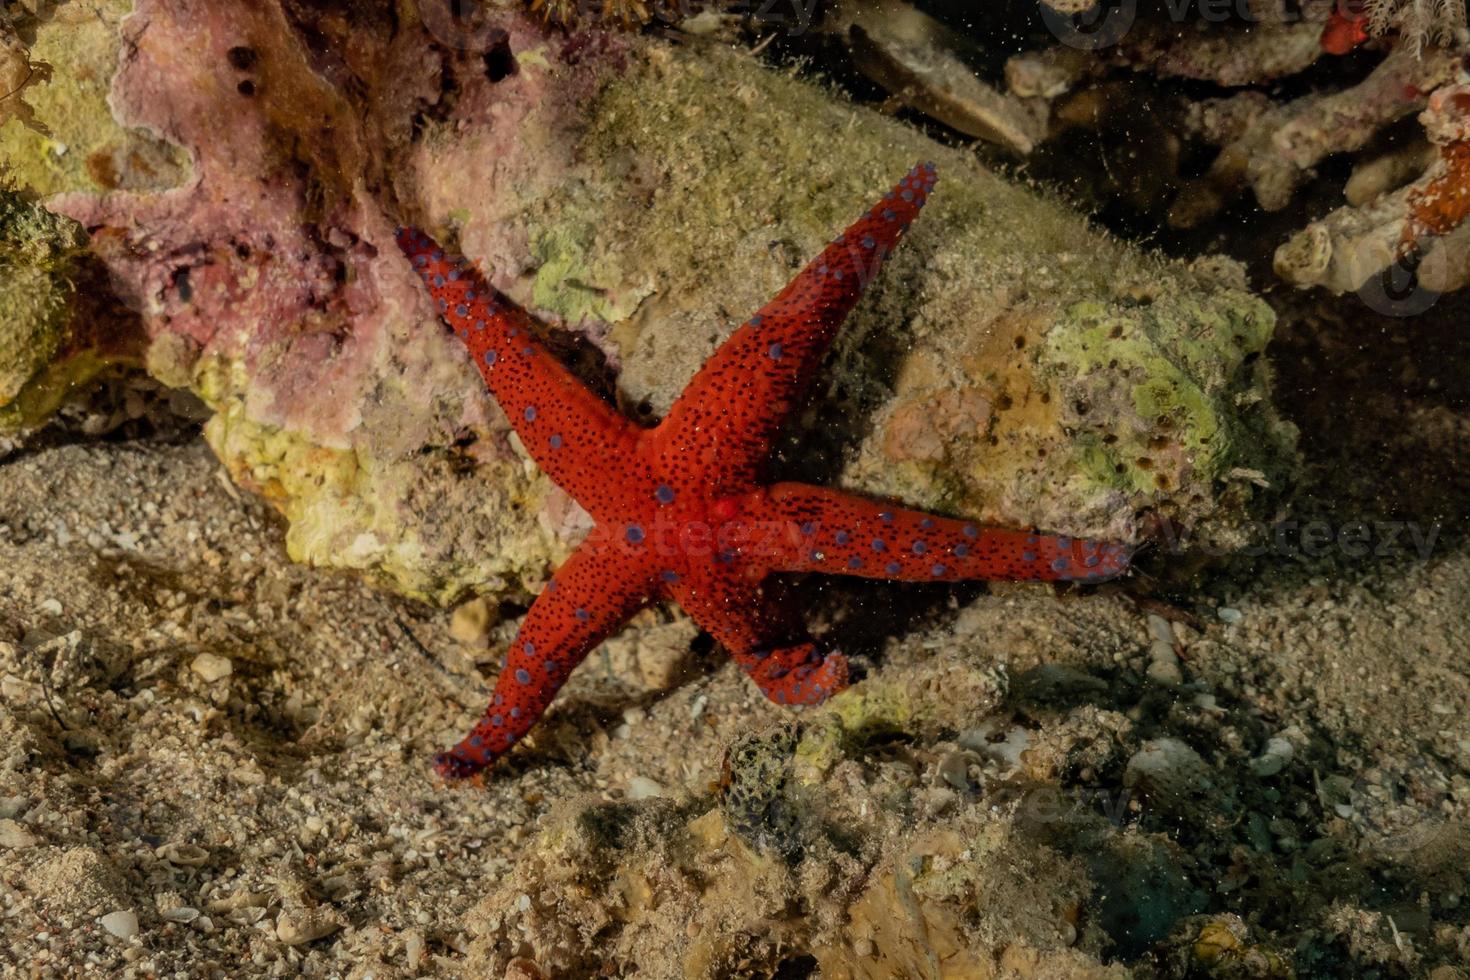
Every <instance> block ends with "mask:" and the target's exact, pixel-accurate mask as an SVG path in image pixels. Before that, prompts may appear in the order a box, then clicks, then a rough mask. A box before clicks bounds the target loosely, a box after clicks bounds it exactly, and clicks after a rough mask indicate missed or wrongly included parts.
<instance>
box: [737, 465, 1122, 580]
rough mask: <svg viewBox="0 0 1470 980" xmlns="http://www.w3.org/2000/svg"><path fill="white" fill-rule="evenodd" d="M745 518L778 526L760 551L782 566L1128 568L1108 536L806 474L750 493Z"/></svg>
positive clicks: (898, 571)
mask: <svg viewBox="0 0 1470 980" xmlns="http://www.w3.org/2000/svg"><path fill="white" fill-rule="evenodd" d="M745 519H746V520H747V521H750V522H752V523H756V524H759V525H761V526H764V527H768V528H775V529H777V532H776V533H769V534H766V535H764V536H763V538H762V540H763V541H764V542H765V543H766V544H765V549H764V550H765V552H766V553H765V554H764V555H762V556H761V557H760V560H762V561H764V562H766V563H767V565H768V567H769V568H770V569H771V570H772V571H782V572H825V573H828V574H832V575H858V576H862V577H865V578H882V579H899V580H903V581H911V582H958V581H963V580H966V579H1040V580H1043V581H1049V582H1054V581H1061V582H1101V581H1105V580H1107V579H1111V578H1116V577H1117V576H1118V575H1121V574H1122V573H1123V572H1124V571H1126V570H1127V568H1128V559H1129V556H1130V554H1131V551H1130V549H1129V548H1128V547H1127V546H1125V545H1122V544H1118V543H1115V542H1104V541H1091V540H1087V539H1084V538H1072V537H1066V536H1063V535H1054V534H1037V533H1035V532H1032V531H1012V530H1007V529H1004V528H996V527H985V526H982V525H979V524H976V523H974V522H972V521H962V520H953V519H951V518H947V517H936V516H935V515H933V514H926V513H924V512H923V511H917V510H904V509H902V508H899V507H892V506H889V505H887V504H883V503H880V502H878V501H874V500H868V499H866V498H863V497H858V496H854V495H852V494H849V493H843V492H842V491H840V490H831V489H828V488H826V487H814V486H808V485H807V484H804V483H777V484H774V485H773V486H771V487H770V488H769V489H768V490H767V491H766V492H765V493H764V494H757V495H755V496H754V499H753V502H752V503H751V504H749V505H748V506H747V513H746V515H745Z"/></svg>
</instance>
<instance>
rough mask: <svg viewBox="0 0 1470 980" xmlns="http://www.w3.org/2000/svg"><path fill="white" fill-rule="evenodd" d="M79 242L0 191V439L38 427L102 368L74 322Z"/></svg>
mask: <svg viewBox="0 0 1470 980" xmlns="http://www.w3.org/2000/svg"><path fill="white" fill-rule="evenodd" d="M85 242H86V235H85V234H84V233H83V232H82V230H81V229H80V228H78V227H77V225H76V223H75V222H72V221H69V220H67V219H65V218H60V217H57V216H56V215H54V214H51V213H50V212H49V211H46V210H45V209H44V208H42V207H40V206H38V205H36V204H32V203H30V202H28V201H27V200H25V199H24V198H23V197H21V195H19V194H17V193H15V192H14V191H9V190H4V189H0V433H3V432H7V431H8V432H16V431H19V430H22V429H27V428H30V427H32V426H35V425H39V424H40V423H41V422H44V421H45V419H46V417H47V416H48V415H50V414H51V413H52V412H53V411H55V410H56V407H57V406H58V405H59V404H60V403H61V401H62V399H63V398H64V397H65V396H66V394H67V392H68V391H70V390H71V389H72V388H73V387H74V386H76V385H79V384H82V383H85V382H86V381H88V380H90V379H91V378H92V377H94V376H95V375H96V374H97V373H98V372H100V371H101V370H102V369H103V368H104V367H106V366H107V363H108V362H107V359H106V358H105V357H103V356H101V355H100V354H99V352H98V351H96V350H95V349H93V348H91V347H90V346H89V345H88V343H87V339H88V338H87V334H88V329H87V325H85V324H81V323H79V322H78V321H79V320H82V319H84V317H83V315H82V314H81V313H80V312H79V306H80V303H79V300H78V287H77V282H78V278H79V276H80V275H81V272H82V249H83V248H84V246H85Z"/></svg>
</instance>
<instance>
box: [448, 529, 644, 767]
mask: <svg viewBox="0 0 1470 980" xmlns="http://www.w3.org/2000/svg"><path fill="white" fill-rule="evenodd" d="M656 591H657V590H656V584H655V574H654V572H653V571H652V567H651V566H650V565H649V563H648V562H647V561H646V559H644V558H643V557H642V556H638V555H629V554H627V553H625V552H622V551H621V550H620V549H618V548H616V547H613V546H610V545H608V544H607V543H606V542H605V540H604V539H603V538H602V537H601V536H599V535H598V534H597V532H596V531H594V532H593V537H591V538H589V539H588V540H587V541H585V542H583V544H582V546H581V547H580V548H579V549H578V550H577V551H576V552H574V553H573V554H572V557H571V558H569V559H567V561H566V562H565V563H564V564H563V565H562V566H561V568H559V569H557V572H556V574H555V575H554V576H553V577H552V579H551V581H550V582H548V583H547V584H546V588H545V590H544V591H542V593H541V594H540V595H539V596H537V597H536V601H535V602H533V603H532V604H531V608H530V610H529V611H528V612H527V613H526V618H525V620H524V622H522V623H521V628H520V631H519V632H518V633H517V634H516V637H515V639H514V640H513V641H512V642H511V646H510V650H509V651H508V652H507V654H506V658H505V662H504V664H503V665H502V666H501V670H500V677H499V678H498V679H497V680H496V683H495V694H494V696H493V697H492V698H491V701H490V705H489V707H487V708H486V709H485V715H484V717H482V718H481V719H480V721H479V723H478V724H477V725H475V727H474V729H473V730H472V731H471V732H470V733H469V735H467V736H466V737H465V738H464V739H463V740H462V741H461V742H460V743H459V744H458V745H456V746H454V747H453V748H452V749H450V750H448V751H447V752H441V753H440V754H439V755H438V756H437V757H436V758H435V759H434V768H435V769H437V770H438V771H439V774H440V775H442V776H443V777H444V778H446V779H464V778H466V777H468V776H473V775H474V774H475V773H477V772H479V771H480V770H481V769H483V768H485V767H486V766H487V765H489V764H490V763H491V762H493V761H495V759H496V758H498V757H499V756H502V755H504V754H505V753H506V752H508V751H510V748H511V746H512V745H514V744H515V743H516V742H517V741H519V740H520V738H521V737H522V736H523V735H525V734H526V732H527V731H529V730H530V729H531V726H532V725H534V724H536V722H537V720H539V719H540V717H541V716H542V714H544V713H545V711H546V708H547V706H548V705H549V704H551V700H552V698H554V697H556V692H557V691H558V690H560V689H561V686H562V685H563V684H564V683H566V680H567V677H568V676H570V674H571V672H572V670H573V668H575V667H576V666H577V665H578V664H579V663H581V662H582V660H583V659H584V658H585V657H586V656H587V654H588V653H589V652H591V650H592V649H593V648H594V647H596V646H597V644H599V643H601V642H602V641H603V639H604V638H606V637H607V636H608V635H609V634H610V633H612V632H613V631H614V630H616V629H617V628H618V627H620V626H621V625H623V623H625V622H626V621H627V620H628V618H629V617H630V616H632V615H633V614H634V613H635V612H637V611H638V610H639V609H641V608H642V607H643V606H644V605H646V604H647V603H648V601H649V600H650V598H651V597H652V596H654V595H655V593H656Z"/></svg>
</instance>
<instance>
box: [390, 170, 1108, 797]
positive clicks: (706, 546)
mask: <svg viewBox="0 0 1470 980" xmlns="http://www.w3.org/2000/svg"><path fill="white" fill-rule="evenodd" d="M936 179H937V177H936V174H935V170H934V166H933V165H932V164H926V165H924V166H922V167H919V168H915V169H914V170H912V171H910V172H909V174H908V176H907V177H906V178H905V179H904V180H903V181H901V182H900V183H899V184H898V186H897V187H895V188H894V189H893V190H892V191H890V192H889V193H888V194H887V195H885V196H884V198H883V200H881V201H879V202H878V203H877V204H876V205H875V206H874V207H873V208H872V210H870V211H869V212H868V213H867V214H865V215H863V216H862V218H860V219H859V220H858V221H857V223H856V224H854V225H853V226H852V227H851V228H849V229H848V230H847V231H846V233H844V234H843V235H842V236H841V237H840V238H838V239H837V240H836V241H835V242H833V243H832V244H831V245H829V246H827V248H826V249H825V250H824V251H823V252H822V254H821V255H820V256H818V257H817V258H816V259H814V260H813V261H812V262H811V264H810V265H808V266H807V267H806V268H805V269H804V270H803V271H802V272H801V274H800V275H798V276H797V277H796V278H795V279H794V280H793V281H792V282H791V284H790V285H788V286H787V287H786V288H785V289H783V290H782V291H781V293H780V294H779V295H778V296H777V297H776V298H775V299H773V300H772V301H771V302H770V303H769V304H767V305H766V306H765V308H764V309H762V310H761V311H760V312H759V313H758V314H756V315H755V316H753V317H751V318H750V320H749V321H747V322H746V323H745V324H743V325H742V326H741V327H740V328H739V329H738V330H736V331H735V333H734V334H733V335H732V336H731V337H730V339H729V340H727V341H726V342H725V343H724V344H723V345H722V346H721V347H720V348H719V350H717V351H716V352H715V353H714V355H713V356H712V357H711V358H710V359H709V360H708V361H707V362H706V363H705V365H704V367H702V368H701V369H700V371H699V373H698V374H697V375H695V377H694V380H693V381H691V382H690V383H689V386H688V388H686V389H685V391H684V393H683V395H682V396H680V398H679V400H678V401H677V402H676V403H675V404H674V407H673V409H672V410H671V411H670V412H669V415H668V417H667V418H665V419H664V420H663V422H662V423H660V424H659V425H658V426H657V427H655V428H652V429H644V428H640V427H639V426H637V425H635V424H634V423H633V422H632V421H630V420H629V419H627V418H624V417H623V416H622V415H620V414H619V413H618V412H617V411H616V410H615V409H614V408H613V407H612V406H610V405H608V404H607V403H606V402H604V401H603V400H602V399H601V398H599V397H598V396H597V395H595V394H594V393H593V392H591V391H589V390H588V389H587V388H586V387H585V386H583V384H582V383H581V382H580V381H579V380H578V379H577V378H576V377H575V376H573V375H572V373H571V372H570V371H568V370H567V369H566V368H565V367H564V366H563V365H562V364H560V363H559V362H558V361H557V360H556V358H554V357H552V356H551V355H550V354H549V353H548V352H547V351H546V349H545V348H544V347H542V345H541V344H540V343H539V342H538V341H537V339H536V335H535V331H534V330H533V329H532V325H531V320H530V318H529V317H528V316H527V315H526V313H525V312H524V311H522V310H520V309H519V308H517V307H516V306H515V305H514V304H512V303H511V302H510V301H509V300H508V299H507V298H506V297H504V296H502V295H500V294H499V293H497V292H496V291H495V290H494V289H492V288H491V287H490V286H489V285H487V284H486V282H485V280H484V279H483V278H481V277H480V276H479V274H478V273H476V272H475V271H474V269H473V268H472V267H471V266H470V265H469V264H468V263H467V262H466V261H465V260H464V259H461V258H446V257H445V255H444V253H443V252H442V251H441V250H440V249H439V247H438V246H437V245H436V244H435V243H434V242H433V241H432V240H430V239H429V238H428V237H426V236H425V235H423V234H422V233H420V232H417V231H413V230H408V229H405V230H402V231H400V232H399V235H398V243H399V245H400V246H401V247H402V248H403V250H404V252H405V253H406V254H407V255H408V256H409V258H410V259H411V260H412V262H413V264H414V267H415V268H417V269H418V272H419V275H421V276H422V277H423V279H424V281H425V283H427V284H428V287H429V292H430V294H431V295H432V296H433V297H434V299H435V300H436V301H437V304H438V309H439V313H440V314H441V315H442V316H443V317H444V318H445V319H447V320H448V322H449V324H450V325H451V326H452V327H453V328H454V331H455V333H456V334H458V335H459V337H460V339H461V340H463V341H464V344H465V346H466V347H467V348H468V349H469V352H470V354H471V355H472V356H473V358H474V361H475V364H476V366H477V367H478V368H479V369H480V373H481V375H483V376H484V378H485V383H486V384H487V385H489V386H490V390H491V392H492V393H493V394H494V395H495V398H496V400H497V401H499V402H500V406H501V408H502V409H504V410H505V413H506V415H507V416H508V417H509V418H510V421H511V423H512V425H514V426H515V430H516V432H517V434H519V435H520V437H521V442H522V443H523V444H524V445H525V447H526V450H527V451H528V452H529V453H530V454H531V456H532V457H533V458H534V459H535V460H536V462H537V463H538V464H539V465H540V466H541V468H542V469H543V470H545V471H546V473H547V475H548V476H550V477H551V479H552V480H554V481H556V483H557V484H558V485H559V486H561V487H562V488H563V489H564V490H566V491H567V492H568V493H570V494H571V495H572V496H573V497H575V498H576V499H577V501H578V502H579V503H581V504H582V506H583V507H585V508H586V509H587V510H588V511H589V512H590V513H591V514H592V516H593V518H594V519H595V521H596V525H597V526H596V528H595V529H594V530H593V532H592V533H591V534H590V535H589V536H588V538H587V540H586V541H584V542H583V543H582V545H581V546H580V547H578V548H577V550H576V552H575V553H574V554H573V555H572V557H571V558H569V559H568V560H567V562H566V563H565V564H564V565H562V566H561V568H559V569H558V570H557V571H556V574H555V575H554V576H553V578H552V579H551V581H550V582H549V583H547V586H546V590H545V591H544V592H542V593H541V595H540V596H539V597H537V599H536V601H535V602H534V603H532V605H531V609H530V611H529V612H528V613H527V614H526V618H525V621H524V622H523V623H522V625H521V630H520V632H519V633H518V634H517V636H516V638H515V640H514V642H513V643H512V645H511V648H510V652H509V653H508V654H507V657H506V662H505V665H504V667H503V669H502V670H501V672H500V677H499V680H498V681H497V683H496V685H495V697H494V700H493V701H492V702H491V704H490V706H489V708H487V709H486V712H485V717H484V718H482V719H481V720H480V722H479V724H477V725H476V726H475V728H474V730H473V731H472V732H471V733H470V735H469V737H468V738H466V739H465V740H464V741H462V742H460V743H459V744H458V745H456V746H455V747H454V748H452V749H450V750H449V751H448V752H444V753H441V754H440V755H439V756H438V757H437V758H436V759H435V762H434V765H435V768H436V769H438V771H439V772H440V774H442V775H443V776H444V777H446V778H449V779H462V778H464V777H467V776H471V775H473V774H475V773H477V772H478V771H479V770H481V769H483V768H484V767H485V766H486V765H488V764H489V763H490V762H491V761H493V760H494V759H495V758H497V757H498V756H500V755H503V754H504V753H505V752H507V751H509V749H510V748H511V746H512V745H513V744H514V743H515V742H516V740H517V739H519V738H521V736H523V735H524V734H525V733H526V731H527V730H528V729H530V727H531V726H532V725H534V724H535V723H536V720H537V719H538V718H540V717H541V715H542V713H543V712H545V710H546V707H547V705H548V704H550V703H551V699H552V698H553V697H555V695H556V692H557V690H558V689H559V688H560V687H561V685H562V684H563V683H564V682H565V681H566V679H567V676H568V675H569V674H570V673H571V671H572V669H573V668H574V667H576V666H577V664H578V663H580V662H581V661H582V659H583V658H584V657H585V656H586V655H587V653H588V652H589V651H590V650H591V649H592V648H593V647H595V646H596V645H597V644H598V643H600V642H601V641H602V640H603V638H604V637H606V636H607V635H608V634H610V633H611V632H613V631H614V630H616V629H618V628H619V627H620V626H621V625H622V624H623V623H624V622H625V621H626V620H627V619H628V618H629V617H630V616H631V615H633V613H635V612H636V611H637V610H638V609H640V608H642V607H643V606H644V605H646V604H647V603H649V602H650V601H652V600H654V599H656V598H669V599H673V600H674V601H676V602H678V603H679V605H681V606H682V607H683V608H684V609H685V611H687V612H688V613H689V615H690V616H691V617H693V618H694V621H695V622H696V623H698V624H699V625H700V626H701V627H703V628H704V629H705V630H707V631H708V632H709V633H710V634H711V635H713V636H714V638H715V639H717V640H719V641H720V642H721V643H722V644H724V645H725V646H726V647H727V648H728V649H729V650H730V652H731V653H732V654H733V655H734V657H735V660H736V662H737V663H739V664H740V666H741V667H743V668H744V669H745V671H746V672H747V673H749V674H750V676H751V678H752V679H753V680H754V681H755V683H756V684H757V685H759V686H760V689H761V690H762V691H763V692H765V694H766V696H767V697H769V698H771V699H773V700H775V701H777V702H780V703H782V704H814V703H816V702H819V701H822V700H824V699H825V698H827V697H828V696H830V695H831V694H833V693H834V692H836V691H840V690H842V688H844V687H845V686H847V660H846V658H844V657H843V656H842V654H840V653H835V652H834V653H827V654H825V655H824V654H823V653H822V652H821V651H819V650H818V649H817V647H816V646H815V644H813V643H812V642H811V641H810V640H809V639H808V638H807V636H806V634H805V632H804V631H803V630H802V629H801V627H800V625H799V624H798V623H794V622H792V621H791V620H789V619H788V618H786V617H785V616H784V615H782V610H781V609H780V608H779V604H778V603H775V602H774V601H773V599H772V597H770V596H768V595H767V593H766V591H765V587H764V585H763V583H764V582H765V580H766V577H767V576H768V575H769V574H770V573H772V572H826V573H830V574H839V575H860V576H866V577H869V578H883V579H902V580H908V581H920V580H922V581H944V582H954V581H958V580H961V579H974V578H984V579H997V578H1007V579H1048V580H1082V581H1088V582H1096V581H1101V580H1103V579H1106V578H1111V577H1113V576H1115V575H1118V574H1119V573H1121V572H1122V571H1123V570H1124V569H1125V568H1126V567H1127V564H1128V550H1127V549H1126V548H1124V547H1123V546H1122V545H1119V544H1104V543H1099V542H1092V541H1083V540H1077V539H1071V538H1066V537H1056V536H1052V535H1042V534H1034V533H1029V532H1027V531H1008V530H1001V529H997V528H989V527H980V526H977V525H975V524H972V523H969V522H967V521H960V520H950V519H947V518H943V517H935V516H932V515H929V514H924V513H921V512H917V511H910V510H902V509H899V508H897V507H891V506H888V505H886V504H883V503H879V502H875V501H871V500H866V499H863V498H861V497H856V496H853V495H851V494H846V493H841V492H838V491H836V490H829V489H826V488H823V487H815V486H808V485H806V484H801V483H774V484H771V483H767V482H766V480H765V476H764V472H765V466H766V461H767V456H768V455H769V452H770V449H771V443H772V440H773V439H774V437H775V436H776V434H777V432H778V429H779V428H780V425H781V423H782V420H783V418H784V417H785V416H786V415H787V414H789V413H790V411H791V410H792V408H793V407H794V406H795V405H796V402H797V399H798V398H799V396H800V394H801V392H802V390H803V389H804V388H805V387H806V385H807V383H808V382H809V381H810V380H811V379H812V377H813V375H814V374H815V373H816V371H817V369H818V367H819V366H820V365H821V363H822V359H823V355H824V354H825V353H826V351H827V347H828V345H829V344H830V343H831V342H832V337H833V335H834V334H835V333H836V331H837V328H838V327H839V326H840V325H841V324H842V321H843V320H844V319H845V318H846V317H847V314H848V312H849V311H850V310H851V309H852V308H853V306H854V305H855V304H856V302H857V299H858V296H859V294H860V293H861V292H862V289H863V286H864V285H865V284H866V282H867V281H868V280H869V279H871V278H872V277H873V276H874V275H875V274H876V273H877V271H878V268H879V266H880V265H881V264H882V262H883V259H884V258H885V256H886V255H887V253H888V252H889V251H890V250H891V249H892V248H893V247H894V246H895V245H896V244H897V243H898V240H899V239H900V238H901V237H902V235H903V233H904V231H905V230H906V229H907V228H908V226H909V223H910V222H911V221H913V220H914V218H915V217H917V216H918V213H919V209H920V208H921V207H922V206H923V204H924V201H925V199H926V198H927V197H928V195H929V192H930V191H931V190H932V189H933V187H934V183H935V180H936Z"/></svg>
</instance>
